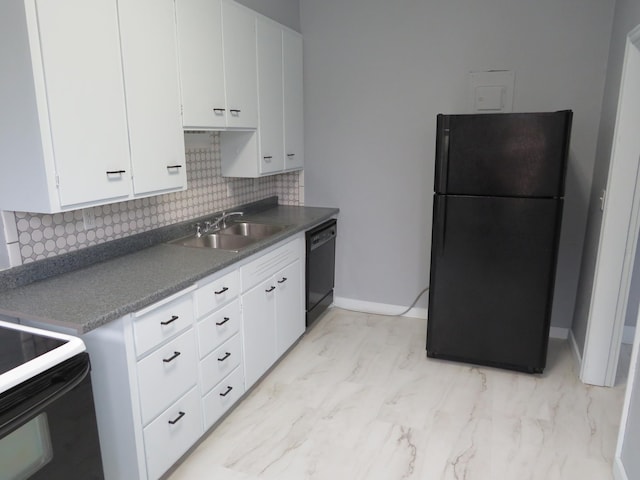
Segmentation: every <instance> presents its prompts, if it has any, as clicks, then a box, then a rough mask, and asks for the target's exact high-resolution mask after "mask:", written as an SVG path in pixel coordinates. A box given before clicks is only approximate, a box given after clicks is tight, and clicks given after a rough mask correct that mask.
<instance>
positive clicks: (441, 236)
mask: <svg viewBox="0 0 640 480" xmlns="http://www.w3.org/2000/svg"><path fill="white" fill-rule="evenodd" d="M436 209H437V211H436V218H437V219H438V222H437V224H436V229H437V230H436V235H437V239H438V250H437V252H438V254H440V255H443V254H444V242H445V240H446V232H447V197H446V195H438V196H436Z"/></svg>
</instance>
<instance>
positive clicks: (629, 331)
mask: <svg viewBox="0 0 640 480" xmlns="http://www.w3.org/2000/svg"><path fill="white" fill-rule="evenodd" d="M634 338H636V327H630V326H628V325H625V326H624V329H623V330H622V343H626V344H628V345H633V339H634Z"/></svg>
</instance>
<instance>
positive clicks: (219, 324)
mask: <svg viewBox="0 0 640 480" xmlns="http://www.w3.org/2000/svg"><path fill="white" fill-rule="evenodd" d="M229 320H230V318H229V317H224V320H222V321H221V322H216V325H217V326H219V327H221V326H222V325H224V324H225V323H227V322H228V321H229Z"/></svg>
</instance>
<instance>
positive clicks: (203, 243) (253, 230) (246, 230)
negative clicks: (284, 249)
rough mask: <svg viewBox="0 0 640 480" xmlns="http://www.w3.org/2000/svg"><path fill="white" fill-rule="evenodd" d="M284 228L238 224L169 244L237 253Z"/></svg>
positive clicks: (280, 226)
mask: <svg viewBox="0 0 640 480" xmlns="http://www.w3.org/2000/svg"><path fill="white" fill-rule="evenodd" d="M285 228H287V225H271V224H265V223H253V222H238V223H233V224H231V225H229V226H227V227H225V228H223V229H222V230H219V231H217V232H214V233H206V234H204V235H202V236H200V237H198V236H196V235H189V236H188V237H183V238H179V239H177V240H173V241H171V242H169V244H171V245H180V246H183V247H195V248H215V249H218V250H227V251H230V252H238V251H240V250H242V249H243V248H245V247H248V246H249V245H251V244H254V243H256V242H258V241H260V240H264V239H265V238H269V237H270V236H271V235H275V234H276V233H279V232H281V231H283V230H284V229H285Z"/></svg>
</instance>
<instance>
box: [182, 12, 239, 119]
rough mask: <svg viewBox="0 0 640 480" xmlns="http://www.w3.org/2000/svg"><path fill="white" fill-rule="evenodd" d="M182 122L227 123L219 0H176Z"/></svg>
mask: <svg viewBox="0 0 640 480" xmlns="http://www.w3.org/2000/svg"><path fill="white" fill-rule="evenodd" d="M176 17H177V23H178V44H179V60H180V80H181V84H182V108H183V112H182V124H183V126H184V128H185V129H193V130H198V129H223V128H225V127H226V126H227V102H226V98H225V92H224V63H223V56H222V6H221V1H220V0H176Z"/></svg>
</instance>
